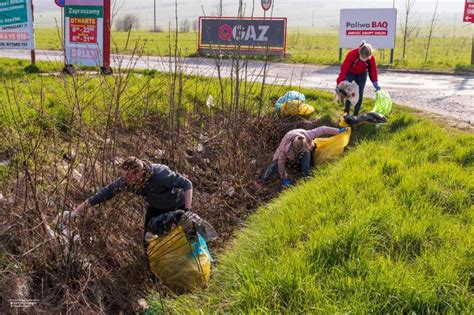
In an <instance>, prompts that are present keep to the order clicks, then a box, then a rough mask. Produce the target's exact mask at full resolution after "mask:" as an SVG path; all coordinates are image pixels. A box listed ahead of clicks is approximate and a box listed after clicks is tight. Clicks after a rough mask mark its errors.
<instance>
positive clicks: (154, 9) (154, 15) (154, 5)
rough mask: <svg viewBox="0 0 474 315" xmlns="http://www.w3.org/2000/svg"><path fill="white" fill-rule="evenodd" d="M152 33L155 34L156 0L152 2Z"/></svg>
mask: <svg viewBox="0 0 474 315" xmlns="http://www.w3.org/2000/svg"><path fill="white" fill-rule="evenodd" d="M153 32H156V0H153Z"/></svg>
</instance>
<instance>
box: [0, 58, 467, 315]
mask: <svg viewBox="0 0 474 315" xmlns="http://www.w3.org/2000/svg"><path fill="white" fill-rule="evenodd" d="M0 63H1V65H2V66H1V67H0V69H2V71H3V72H2V77H3V78H4V81H3V84H4V85H5V86H4V88H2V89H0V97H1V98H2V100H4V101H3V102H6V96H7V94H6V93H7V91H8V92H9V93H10V96H11V95H13V94H15V96H16V98H17V100H18V102H17V104H19V107H18V108H13V110H12V111H11V112H8V111H6V110H5V109H8V108H9V106H5V103H3V105H4V106H3V107H2V108H3V110H2V111H0V129H2V128H6V130H10V129H9V128H10V127H11V126H12V125H13V124H15V120H16V121H17V122H16V123H18V120H20V121H21V123H22V124H21V127H22V128H24V129H27V130H26V132H25V134H28V130H29V128H31V133H34V132H45V133H48V132H49V130H52V129H55V130H58V131H59V132H60V133H61V134H62V135H63V137H65V138H67V136H68V135H69V133H70V130H71V129H73V128H72V127H71V126H70V125H69V120H68V117H70V116H71V110H79V111H80V115H81V118H82V121H81V123H85V124H86V125H87V128H95V127H97V128H98V129H97V130H100V128H106V126H107V125H106V121H107V117H106V116H104V115H103V113H106V111H107V108H108V107H110V105H111V104H112V105H113V101H114V97H113V96H114V91H108V90H106V89H104V90H100V89H99V88H98V86H99V85H100V84H101V83H104V81H101V80H115V79H117V78H116V77H107V78H102V77H77V80H78V81H79V82H78V84H79V86H80V91H81V94H79V95H76V96H75V97H77V100H75V99H74V100H73V101H67V100H68V98H70V97H71V96H70V95H68V93H67V92H68V91H71V92H72V91H73V90H74V89H75V86H73V85H70V84H71V82H72V79H66V80H61V79H57V78H54V77H49V76H42V75H38V74H27V73H26V72H25V70H24V67H25V66H26V65H27V62H26V61H25V62H20V61H16V60H0ZM57 66H59V67H60V65H59V64H45V65H43V66H41V65H40V69H41V70H43V68H47V67H50V68H49V69H52V70H55V67H57ZM143 73H145V72H143ZM145 74H146V75H142V74H137V73H132V74H130V77H129V79H128V86H127V89H126V90H125V92H124V93H123V95H122V97H121V99H120V112H119V114H120V115H121V120H120V121H121V124H122V126H123V127H127V128H135V127H139V126H140V124H141V123H142V119H143V113H144V111H145V108H146V111H148V113H149V111H156V112H157V113H166V111H167V108H168V107H167V104H168V102H169V91H168V84H167V83H168V81H167V80H168V79H169V77H168V76H167V75H166V74H158V73H149V72H146V73H145ZM163 82H165V83H166V84H163ZM102 85H104V84H102ZM227 85H228V84H227ZM149 87H153V89H152V90H148V89H149ZM259 87H260V86H259V85H255V86H253V87H252V88H250V89H249V90H248V93H247V94H248V95H247V97H248V106H252V104H255V102H256V100H257V97H258V92H259ZM290 88H291V87H290ZM287 89H288V87H279V86H273V87H269V88H268V90H267V91H266V93H265V95H264V104H265V107H264V111H265V112H271V111H272V105H273V100H274V99H275V98H276V97H277V96H279V95H281V94H283V92H284V91H285V90H287ZM183 90H184V93H183V103H184V106H185V108H186V109H191V108H193V109H198V110H200V111H202V112H203V113H206V110H208V109H206V106H205V104H206V100H207V98H208V96H209V95H210V94H211V95H214V96H217V95H219V94H218V93H219V92H218V91H219V84H218V81H217V80H215V79H211V78H197V77H185V78H184V89H183ZM88 91H90V92H91V94H88ZM100 91H101V92H102V93H99V94H97V92H100ZM92 92H94V93H92ZM227 92H228V91H227ZM227 92H226V93H227ZM302 92H303V93H305V94H306V96H307V99H308V102H309V103H310V104H313V105H315V107H316V113H315V116H314V117H313V118H316V117H331V118H334V117H335V114H336V113H339V112H341V111H342V109H340V108H337V107H335V106H334V104H333V103H332V95H331V94H330V93H326V92H321V91H315V90H308V89H303V90H302ZM72 94H73V93H72ZM226 95H227V94H226ZM40 96H41V97H40ZM147 97H150V99H147ZM40 99H41V102H39V100H40ZM68 102H71V103H72V104H74V105H75V104H76V103H77V104H79V105H80V106H78V107H73V108H71V107H70V104H69V103H68ZM147 104H153V106H152V107H151V108H150V107H147ZM75 106H76V105H75ZM372 107H373V101H372V100H367V101H366V102H364V109H365V110H370V109H371V108H372ZM122 126H121V127H122ZM141 127H143V126H141ZM38 130H40V131H38ZM8 137H14V135H13V134H11V135H8ZM1 139H2V141H1V142H0V153H1V152H2V151H3V150H7V149H11V148H6V147H4V146H5V145H7V143H8V142H7V141H5V140H6V137H2V138H1ZM353 139H354V140H353V143H352V146H351V148H350V149H349V150H348V152H347V153H346V154H345V156H344V157H343V158H342V159H341V160H340V161H338V162H336V163H332V164H327V165H324V166H319V167H318V169H317V171H316V173H315V175H314V177H313V178H312V179H311V180H308V181H305V182H301V183H299V184H298V185H296V186H295V187H294V188H292V189H290V190H287V191H285V192H284V193H283V194H282V195H281V196H280V197H279V198H278V199H276V200H274V201H273V202H271V203H270V204H268V205H267V206H264V207H262V208H260V209H259V210H258V211H257V212H256V213H255V214H254V215H253V216H251V217H250V218H249V220H248V221H247V223H246V226H247V227H246V228H244V229H242V230H241V231H240V232H239V233H238V235H237V237H236V239H235V241H234V244H233V246H232V248H231V249H229V251H228V252H226V253H224V254H222V255H221V256H218V257H217V261H218V264H217V268H216V269H215V270H214V276H213V279H212V283H211V286H210V288H209V289H208V290H207V291H203V292H197V293H195V294H190V295H186V296H180V297H178V298H176V299H167V300H163V301H162V302H160V299H153V298H151V305H152V307H153V309H152V311H150V312H153V311H155V312H161V311H164V312H166V313H176V314H189V313H201V312H203V313H216V312H217V313H244V314H246V313H250V314H252V313H348V312H353V313H408V312H416V313H434V312H440V313H466V314H469V313H472V312H473V311H474V309H473V305H474V302H473V298H472V294H473V278H472V277H473V276H472V275H473V273H474V265H473V263H472V262H473V259H474V251H473V248H474V229H473V219H474V217H473V216H474V211H473V210H474V208H473V201H474V200H473V196H474V182H473V180H472V179H473V178H474V172H473V170H474V166H473V160H474V136H473V135H472V134H464V133H461V132H456V131H448V130H445V129H442V128H440V127H439V126H437V125H435V124H434V123H431V122H429V121H427V120H425V119H423V118H420V117H417V116H413V115H412V114H410V113H407V111H405V110H402V109H400V108H398V107H396V108H395V109H394V113H393V115H392V116H391V117H390V123H389V124H387V125H385V126H383V127H382V128H380V129H377V130H376V129H374V128H373V127H371V126H367V127H363V128H359V129H358V130H356V131H355V132H354V137H353ZM52 152H53V151H52ZM2 174H4V175H5V174H6V170H0V177H1V176H2ZM0 182H1V179H0Z"/></svg>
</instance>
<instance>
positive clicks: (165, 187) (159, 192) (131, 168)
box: [63, 156, 193, 230]
mask: <svg viewBox="0 0 474 315" xmlns="http://www.w3.org/2000/svg"><path fill="white" fill-rule="evenodd" d="M121 169H122V176H121V177H119V178H118V179H116V180H115V181H114V182H112V183H111V184H109V185H108V186H106V187H104V188H102V189H101V190H100V191H99V192H97V193H96V194H95V195H93V196H92V197H90V198H88V199H87V200H85V201H84V202H83V203H81V204H80V205H79V206H78V207H77V208H76V209H75V210H74V211H72V212H71V213H67V216H68V217H67V218H63V221H64V220H67V221H69V220H74V219H75V218H77V217H79V216H83V215H85V213H86V210H87V209H88V208H89V207H93V206H96V205H98V204H100V203H102V202H105V201H107V200H110V199H112V198H113V197H115V196H116V195H117V194H119V193H120V192H123V191H127V192H131V193H134V194H137V195H140V196H143V197H144V198H145V200H146V201H147V204H148V208H147V211H146V214H145V230H146V227H147V225H148V223H149V222H150V220H151V219H152V218H153V217H156V216H159V215H160V214H163V213H166V212H170V211H174V210H177V209H182V210H185V211H190V210H191V204H192V198H193V186H192V183H191V181H190V180H189V179H187V178H186V177H184V176H182V175H180V174H178V173H176V172H173V171H172V170H171V169H170V168H169V167H168V166H166V165H162V164H151V163H150V162H148V161H143V160H140V159H138V158H136V157H133V156H132V157H129V158H127V159H126V160H125V161H124V162H123V163H122V165H121ZM67 221H66V222H67Z"/></svg>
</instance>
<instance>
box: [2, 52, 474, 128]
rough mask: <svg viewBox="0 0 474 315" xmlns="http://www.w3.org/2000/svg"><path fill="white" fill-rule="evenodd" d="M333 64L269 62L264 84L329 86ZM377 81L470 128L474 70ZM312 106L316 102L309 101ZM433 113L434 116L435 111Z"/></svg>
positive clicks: (193, 64)
mask: <svg viewBox="0 0 474 315" xmlns="http://www.w3.org/2000/svg"><path fill="white" fill-rule="evenodd" d="M0 57H6V58H22V59H29V58H30V53H29V51H13V50H0ZM36 58H37V60H41V61H62V60H63V55H62V53H61V52H59V51H36ZM111 59H112V67H114V68H117V67H118V66H119V64H121V65H122V67H131V66H133V67H134V68H136V69H156V70H157V71H168V70H169V67H170V61H169V58H167V57H148V56H147V57H141V58H132V57H130V56H124V55H112V57H111ZM179 64H180V67H181V68H182V69H183V70H184V71H185V73H187V74H193V75H197V74H200V75H205V76H213V77H216V76H217V75H218V72H217V67H216V61H215V60H214V59H209V58H184V59H182V61H181V62H180V63H179ZM263 66H264V63H263V62H262V61H250V62H249V63H248V65H247V80H251V81H261V80H262V78H263V75H262V72H263ZM230 73H231V66H230V61H223V62H222V66H221V75H222V76H225V77H227V76H230ZM338 73H339V67H337V66H318V65H292V64H284V63H271V64H270V65H269V66H268V73H267V79H266V83H269V84H285V85H289V84H291V85H292V86H293V87H295V88H297V87H305V88H316V89H323V90H328V91H333V90H334V87H335V81H336V77H337V75H338ZM379 83H380V85H381V86H382V88H383V89H385V90H387V91H389V92H390V95H391V96H392V99H393V101H394V102H396V103H397V104H401V105H406V106H409V107H412V108H415V109H419V110H423V111H426V112H430V113H434V114H437V115H440V116H443V117H446V118H448V120H449V121H451V122H454V123H451V125H453V124H454V125H455V124H457V123H459V124H462V125H464V126H467V127H469V128H473V127H474V75H449V74H426V73H410V72H396V71H391V70H386V71H385V70H381V71H379ZM366 96H368V97H372V98H373V97H374V92H373V88H372V87H371V84H370V83H368V85H367V87H366ZM313 105H315V106H317V104H313ZM437 115H435V116H437Z"/></svg>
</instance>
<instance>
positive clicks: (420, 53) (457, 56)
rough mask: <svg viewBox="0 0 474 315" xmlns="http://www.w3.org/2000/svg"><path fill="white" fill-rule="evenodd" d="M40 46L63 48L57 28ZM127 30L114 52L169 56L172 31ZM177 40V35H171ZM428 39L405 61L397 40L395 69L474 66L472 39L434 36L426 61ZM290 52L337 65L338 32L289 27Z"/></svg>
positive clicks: (192, 39) (411, 48) (415, 43)
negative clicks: (138, 45)
mask: <svg viewBox="0 0 474 315" xmlns="http://www.w3.org/2000/svg"><path fill="white" fill-rule="evenodd" d="M35 34H36V43H37V48H38V49H53V50H57V49H60V47H61V46H60V43H59V40H58V38H59V36H58V33H57V31H56V30H55V29H42V28H39V29H37V30H35ZM127 37H128V33H124V32H113V34H112V39H113V44H112V46H113V47H114V51H118V52H121V53H127V54H130V53H132V52H133V49H134V46H135V43H136V42H137V40H140V41H141V43H142V44H144V43H145V41H146V46H145V50H144V54H145V55H169V42H170V34H169V33H167V32H164V33H152V32H144V31H133V32H131V35H130V39H129V44H128V46H127V48H125V47H126V42H127ZM178 37H179V47H180V49H181V53H182V54H183V55H186V56H192V55H194V54H195V52H196V49H197V35H196V33H180V34H179V35H178ZM171 41H174V34H173V35H172V36H171ZM426 43H427V39H426V38H416V39H413V40H411V41H410V42H409V43H408V50H407V58H406V60H402V49H401V47H402V42H401V38H398V40H397V47H399V48H398V49H396V50H395V63H394V65H393V67H395V68H415V69H421V68H426V69H443V70H448V69H463V68H471V69H472V67H471V66H470V52H471V39H470V38H468V37H460V38H455V39H453V38H433V41H432V43H431V49H430V51H431V53H430V55H429V58H428V62H427V63H426V64H425V63H424V52H425V47H426ZM288 53H290V55H291V56H290V57H288V58H286V59H285V62H290V63H310V64H337V63H338V35H337V34H335V33H334V32H329V31H328V32H327V33H326V34H325V33H309V32H307V31H305V32H299V31H296V30H290V32H289V34H288ZM376 57H377V60H378V62H379V64H388V63H389V61H390V51H389V50H386V51H380V52H377V54H376Z"/></svg>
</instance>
